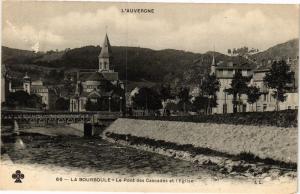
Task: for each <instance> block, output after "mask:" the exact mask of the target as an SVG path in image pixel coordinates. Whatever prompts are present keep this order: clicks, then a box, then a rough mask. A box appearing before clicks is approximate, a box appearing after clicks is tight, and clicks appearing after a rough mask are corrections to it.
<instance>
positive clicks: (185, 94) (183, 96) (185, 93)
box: [178, 87, 191, 112]
mask: <svg viewBox="0 0 300 194" xmlns="http://www.w3.org/2000/svg"><path fill="white" fill-rule="evenodd" d="M178 98H179V103H180V104H183V112H186V104H187V103H189V102H190V99H191V96H190V90H189V89H188V88H186V87H183V88H180V91H179V93H178Z"/></svg>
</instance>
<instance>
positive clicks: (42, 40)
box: [3, 21, 64, 52]
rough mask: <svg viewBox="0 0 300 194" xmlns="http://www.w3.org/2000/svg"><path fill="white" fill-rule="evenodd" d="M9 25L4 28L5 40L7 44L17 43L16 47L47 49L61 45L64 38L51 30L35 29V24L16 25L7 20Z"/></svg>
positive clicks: (35, 49) (37, 49)
mask: <svg viewBox="0 0 300 194" xmlns="http://www.w3.org/2000/svg"><path fill="white" fill-rule="evenodd" d="M6 24H7V27H6V28H4V30H3V37H4V38H3V42H4V44H7V45H15V46H14V47H16V48H22V49H31V50H34V51H36V52H37V51H39V49H42V50H47V49H51V48H52V47H53V46H61V45H63V43H64V39H63V38H62V37H61V36H59V35H56V34H54V33H52V32H50V31H45V30H39V29H35V28H34V27H33V26H29V25H25V26H21V27H18V26H15V25H14V24H13V23H11V22H10V21H6Z"/></svg>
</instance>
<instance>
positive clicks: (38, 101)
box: [3, 91, 44, 109]
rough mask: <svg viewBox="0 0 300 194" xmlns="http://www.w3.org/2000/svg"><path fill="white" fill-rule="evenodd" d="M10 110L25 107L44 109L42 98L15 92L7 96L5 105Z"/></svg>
mask: <svg viewBox="0 0 300 194" xmlns="http://www.w3.org/2000/svg"><path fill="white" fill-rule="evenodd" d="M3 105H5V106H7V107H10V108H16V107H27V108H37V109H41V108H43V107H44V105H43V104H42V98H41V97H40V96H38V95H36V94H31V95H29V94H28V93H27V92H24V91H16V92H12V93H9V94H8V97H7V100H6V102H5V104H3Z"/></svg>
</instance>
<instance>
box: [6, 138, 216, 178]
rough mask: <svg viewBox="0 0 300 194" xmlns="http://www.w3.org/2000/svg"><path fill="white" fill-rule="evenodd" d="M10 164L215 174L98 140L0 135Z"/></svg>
mask: <svg viewBox="0 0 300 194" xmlns="http://www.w3.org/2000/svg"><path fill="white" fill-rule="evenodd" d="M2 141H3V144H4V149H5V152H6V153H8V155H9V157H10V159H11V160H12V161H13V162H14V163H20V164H39V165H52V166H53V165H54V166H57V167H64V168H67V169H76V170H78V169H79V170H80V169H82V170H83V169H84V170H87V169H88V170H91V171H93V172H104V173H105V172H107V173H117V174H120V175H131V176H134V175H163V176H169V177H190V178H196V179H202V178H204V177H212V176H215V172H211V171H208V170H206V169H203V168H201V167H200V166H198V165H197V164H193V163H191V162H187V161H182V160H179V159H174V158H171V157H167V156H162V155H159V154H155V153H150V152H146V151H141V150H137V149H134V148H129V147H125V146H122V145H118V144H113V143H110V142H107V141H105V140H103V139H101V138H83V137H77V136H66V135H65V136H47V135H41V134H36V133H34V134H33V133H20V135H9V136H2Z"/></svg>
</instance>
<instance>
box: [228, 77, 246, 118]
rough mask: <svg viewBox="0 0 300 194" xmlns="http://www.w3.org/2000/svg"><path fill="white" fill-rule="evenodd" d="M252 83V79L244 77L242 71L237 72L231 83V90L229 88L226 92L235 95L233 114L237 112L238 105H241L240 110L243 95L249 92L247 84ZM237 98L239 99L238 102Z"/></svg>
mask: <svg viewBox="0 0 300 194" xmlns="http://www.w3.org/2000/svg"><path fill="white" fill-rule="evenodd" d="M249 81H250V78H248V77H244V76H243V75H242V73H241V72H240V71H237V72H236V73H235V74H234V76H233V78H232V81H231V84H230V86H231V88H228V89H226V90H225V92H228V93H229V94H231V95H233V100H232V104H233V112H234V113H236V112H237V105H239V110H240V103H241V95H242V94H245V93H246V91H247V88H248V86H247V83H248V82H249ZM237 97H239V99H238V101H237Z"/></svg>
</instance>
